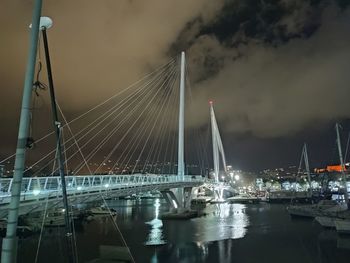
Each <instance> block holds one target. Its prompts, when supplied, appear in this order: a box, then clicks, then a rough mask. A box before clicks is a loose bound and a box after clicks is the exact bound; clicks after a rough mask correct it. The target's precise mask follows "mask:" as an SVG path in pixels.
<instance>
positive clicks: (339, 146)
mask: <svg viewBox="0 0 350 263" xmlns="http://www.w3.org/2000/svg"><path fill="white" fill-rule="evenodd" d="M335 130H336V131H337V145H338V152H339V159H340V166H341V173H342V176H343V180H344V186H345V194H344V197H345V202H346V204H348V203H349V195H348V189H347V185H346V175H345V171H344V170H345V169H344V160H343V154H342V150H341V144H340V134H339V124H338V123H336V124H335ZM348 205H349V204H348Z"/></svg>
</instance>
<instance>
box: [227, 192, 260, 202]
mask: <svg viewBox="0 0 350 263" xmlns="http://www.w3.org/2000/svg"><path fill="white" fill-rule="evenodd" d="M227 202H229V203H239V204H257V203H259V202H260V198H258V197H256V196H252V195H249V194H240V195H237V196H233V197H230V198H227Z"/></svg>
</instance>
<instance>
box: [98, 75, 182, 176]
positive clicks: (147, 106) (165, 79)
mask: <svg viewBox="0 0 350 263" xmlns="http://www.w3.org/2000/svg"><path fill="white" fill-rule="evenodd" d="M174 72H175V70H174ZM174 72H172V73H171V74H170V75H169V76H165V78H164V81H163V82H162V83H161V85H160V86H159V87H158V90H157V91H156V93H155V94H154V96H153V97H152V98H151V100H149V101H148V102H147V104H146V106H145V108H144V109H143V110H142V111H141V112H140V113H139V116H138V117H136V120H135V121H134V122H133V123H132V124H131V126H130V127H129V128H128V130H127V131H126V132H125V133H124V135H123V136H122V138H121V139H120V140H119V142H118V143H117V144H116V145H115V146H114V147H113V148H112V150H111V151H110V152H109V153H108V154H107V156H106V158H104V160H103V161H102V163H101V164H100V165H99V167H98V168H97V169H96V170H95V172H97V171H98V169H100V168H101V166H102V164H103V163H105V162H106V161H107V160H108V159H109V158H110V157H111V156H112V154H113V153H114V152H115V150H116V149H117V148H118V147H119V145H120V144H121V142H122V141H123V140H124V139H125V138H126V137H127V136H128V133H129V132H130V131H131V130H132V129H133V128H134V126H135V125H136V124H137V123H138V121H139V120H140V119H141V117H145V113H146V112H147V110H148V109H150V110H151V109H152V106H153V102H156V101H157V95H160V94H159V93H160V91H162V89H164V86H165V84H167V83H168V81H169V79H170V78H172V75H174ZM165 92H166V91H165Z"/></svg>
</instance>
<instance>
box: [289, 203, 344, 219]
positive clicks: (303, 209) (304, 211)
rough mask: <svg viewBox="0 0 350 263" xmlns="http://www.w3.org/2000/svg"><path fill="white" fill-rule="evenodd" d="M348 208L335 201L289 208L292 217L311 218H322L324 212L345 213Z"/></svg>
mask: <svg viewBox="0 0 350 263" xmlns="http://www.w3.org/2000/svg"><path fill="white" fill-rule="evenodd" d="M346 209H347V206H346V205H345V204H340V203H338V202H337V201H335V200H321V201H319V202H318V203H317V204H313V205H291V206H289V207H287V210H288V213H289V214H290V215H291V216H299V217H310V218H314V217H316V216H322V213H323V212H340V211H345V210H346Z"/></svg>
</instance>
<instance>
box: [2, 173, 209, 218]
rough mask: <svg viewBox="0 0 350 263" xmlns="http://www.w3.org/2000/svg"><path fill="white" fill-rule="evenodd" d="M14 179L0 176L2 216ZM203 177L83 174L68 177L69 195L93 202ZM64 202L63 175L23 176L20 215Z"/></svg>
mask: <svg viewBox="0 0 350 263" xmlns="http://www.w3.org/2000/svg"><path fill="white" fill-rule="evenodd" d="M12 182H13V179H12V178H10V179H0V202H1V203H0V218H4V217H6V215H7V212H8V205H9V203H10V199H11V187H12ZM204 182H205V179H203V178H202V177H201V176H185V177H184V178H180V177H178V176H177V175H155V174H147V175H145V174H133V175H79V176H66V185H67V195H68V198H69V200H70V201H71V202H74V203H76V202H91V201H94V200H97V199H99V198H101V195H102V196H103V197H104V198H111V197H119V196H127V195H131V194H137V193H141V192H147V191H156V190H158V191H162V190H166V189H171V188H181V187H194V186H200V185H201V184H203V183H204ZM46 203H48V207H49V208H51V207H54V206H60V205H61V203H62V189H61V179H60V177H59V176H48V177H34V178H23V181H22V191H21V199H20V211H19V214H26V213H29V212H34V211H39V210H41V209H43V207H44V204H46Z"/></svg>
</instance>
